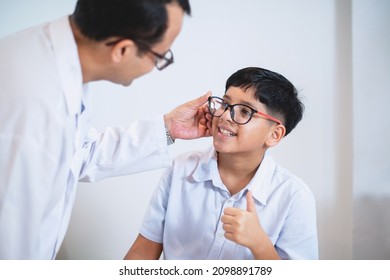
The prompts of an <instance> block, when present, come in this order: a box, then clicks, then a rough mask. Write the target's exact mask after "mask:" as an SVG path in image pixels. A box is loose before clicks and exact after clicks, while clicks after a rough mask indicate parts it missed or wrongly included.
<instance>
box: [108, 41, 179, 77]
mask: <svg viewBox="0 0 390 280" xmlns="http://www.w3.org/2000/svg"><path fill="white" fill-rule="evenodd" d="M122 40H125V38H122V39H118V40H115V41H112V42H107V43H106V46H113V45H115V44H117V43H119V42H120V41H122ZM130 40H133V39H130ZM133 41H134V42H135V43H136V44H137V45H138V46H139V47H141V48H142V49H144V50H145V51H147V52H150V53H151V54H153V55H154V56H155V57H156V68H157V69H158V70H160V71H161V70H163V69H164V68H166V67H168V66H169V65H171V64H172V63H173V62H174V59H173V53H172V51H171V50H170V49H169V50H168V51H167V52H166V53H165V54H159V53H156V52H155V51H153V50H152V49H151V48H150V47H149V46H148V45H147V44H146V43H143V42H141V41H138V40H133Z"/></svg>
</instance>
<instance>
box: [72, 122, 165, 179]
mask: <svg viewBox="0 0 390 280" xmlns="http://www.w3.org/2000/svg"><path fill="white" fill-rule="evenodd" d="M88 138H90V139H93V141H88V140H87V141H86V142H85V143H84V146H83V149H84V154H85V156H84V159H85V161H84V163H83V166H82V169H81V172H80V178H79V180H80V181H83V182H95V181H98V180H101V179H103V178H107V177H112V176H121V175H127V174H132V173H137V172H142V171H147V170H151V169H157V168H162V167H166V166H169V164H170V163H171V160H170V157H169V153H168V147H167V140H166V135H165V126H164V121H163V117H162V116H157V117H155V118H152V119H146V120H140V121H135V122H134V123H132V124H131V125H130V126H129V127H128V128H126V129H122V128H114V127H109V128H107V129H106V130H105V131H104V132H103V133H97V132H96V131H95V130H94V129H92V130H91V131H90V133H89V137H88Z"/></svg>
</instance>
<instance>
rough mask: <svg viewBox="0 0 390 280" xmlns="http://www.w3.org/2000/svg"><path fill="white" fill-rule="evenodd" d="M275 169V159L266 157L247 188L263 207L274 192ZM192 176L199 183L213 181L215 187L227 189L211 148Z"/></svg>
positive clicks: (214, 152)
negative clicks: (273, 178)
mask: <svg viewBox="0 0 390 280" xmlns="http://www.w3.org/2000/svg"><path fill="white" fill-rule="evenodd" d="M275 169H276V163H275V161H274V160H273V158H272V157H271V156H268V155H265V156H264V158H263V160H262V162H261V164H260V166H259V168H258V169H257V171H256V174H255V176H253V178H252V180H251V181H250V182H249V184H248V185H247V187H246V188H247V189H248V190H250V191H252V195H253V197H254V198H255V199H256V200H257V201H259V202H260V203H262V204H263V205H266V204H267V200H268V197H269V196H270V195H271V193H272V191H273V190H274V187H273V185H272V184H271V181H272V177H273V174H274V173H275ZM192 176H193V179H194V180H195V181H197V182H205V181H209V180H211V181H212V182H213V185H214V186H215V187H218V188H223V189H225V187H224V186H223V183H222V181H221V178H220V176H219V172H218V163H217V154H216V151H215V149H214V148H211V149H210V150H209V151H208V152H207V153H205V154H204V155H203V157H202V158H201V162H200V164H199V165H198V166H197V168H196V170H195V171H194V173H193V175H192Z"/></svg>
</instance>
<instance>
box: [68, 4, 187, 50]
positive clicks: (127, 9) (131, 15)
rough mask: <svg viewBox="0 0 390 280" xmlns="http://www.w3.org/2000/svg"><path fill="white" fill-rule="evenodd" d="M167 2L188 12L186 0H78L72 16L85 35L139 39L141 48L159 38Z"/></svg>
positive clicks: (101, 38)
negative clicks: (174, 3)
mask: <svg viewBox="0 0 390 280" xmlns="http://www.w3.org/2000/svg"><path fill="white" fill-rule="evenodd" d="M171 2H177V3H178V4H179V6H180V7H181V8H182V9H183V11H184V12H185V13H187V14H188V15H190V14H191V7H190V3H189V0H78V1H77V3H76V8H75V11H74V13H73V15H72V18H73V19H74V21H75V23H76V25H77V27H78V28H79V29H80V31H81V33H82V34H83V35H84V36H85V37H87V38H90V39H92V40H95V41H102V40H105V39H107V38H109V37H112V36H118V37H123V38H128V39H132V40H134V41H135V42H136V43H137V42H139V43H140V44H138V47H139V48H140V49H141V50H142V49H145V48H148V47H151V46H153V45H154V44H156V43H158V42H160V41H161V40H162V38H163V36H164V34H165V31H166V29H167V21H168V13H167V10H166V5H167V4H169V3H171Z"/></svg>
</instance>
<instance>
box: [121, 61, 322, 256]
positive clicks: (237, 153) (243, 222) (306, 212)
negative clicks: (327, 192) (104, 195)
mask: <svg viewBox="0 0 390 280" xmlns="http://www.w3.org/2000/svg"><path fill="white" fill-rule="evenodd" d="M303 109H304V107H303V104H302V103H301V102H300V100H299V99H298V94H297V90H296V89H295V87H294V86H293V85H292V84H291V83H290V82H289V81H288V80H287V79H286V78H284V77H283V76H282V75H280V74H278V73H275V72H272V71H269V70H266V69H262V68H255V67H249V68H244V69H241V70H239V71H237V72H236V73H234V74H233V75H232V76H231V77H230V78H229V79H228V80H227V82H226V88H225V95H224V96H223V98H219V97H214V96H212V97H210V98H209V111H210V113H211V115H212V116H213V120H212V128H211V135H212V136H213V146H214V148H212V149H211V150H210V151H208V152H197V153H189V154H185V155H181V156H179V157H177V158H176V159H175V161H174V162H173V165H172V167H171V168H170V169H168V170H167V171H166V172H165V174H164V175H163V176H162V179H161V181H160V183H159V185H158V188H157V189H156V191H155V193H154V195H153V197H152V199H151V202H150V206H149V209H148V210H147V212H146V215H145V218H144V221H143V224H142V226H141V230H140V234H139V236H138V237H137V239H136V241H135V242H134V244H133V246H132V247H131V248H130V250H129V252H128V253H127V255H126V257H125V259H158V258H159V257H160V254H161V253H162V252H164V258H165V259H317V258H318V244H317V229H316V211H315V201H314V196H313V194H312V192H311V191H310V189H309V188H308V187H307V186H306V184H305V183H304V182H302V181H301V180H300V179H299V178H297V177H296V176H294V175H293V174H291V173H289V172H288V171H287V170H285V169H283V168H282V167H281V166H279V165H278V164H277V163H276V162H275V161H274V160H273V159H272V158H271V157H270V156H268V155H266V151H267V149H268V148H271V147H274V146H276V145H277V144H278V143H279V142H280V140H281V139H282V138H283V137H284V136H286V135H287V134H288V133H290V132H291V130H292V129H294V127H295V126H296V124H297V123H298V122H299V121H300V120H301V119H302V114H303Z"/></svg>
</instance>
